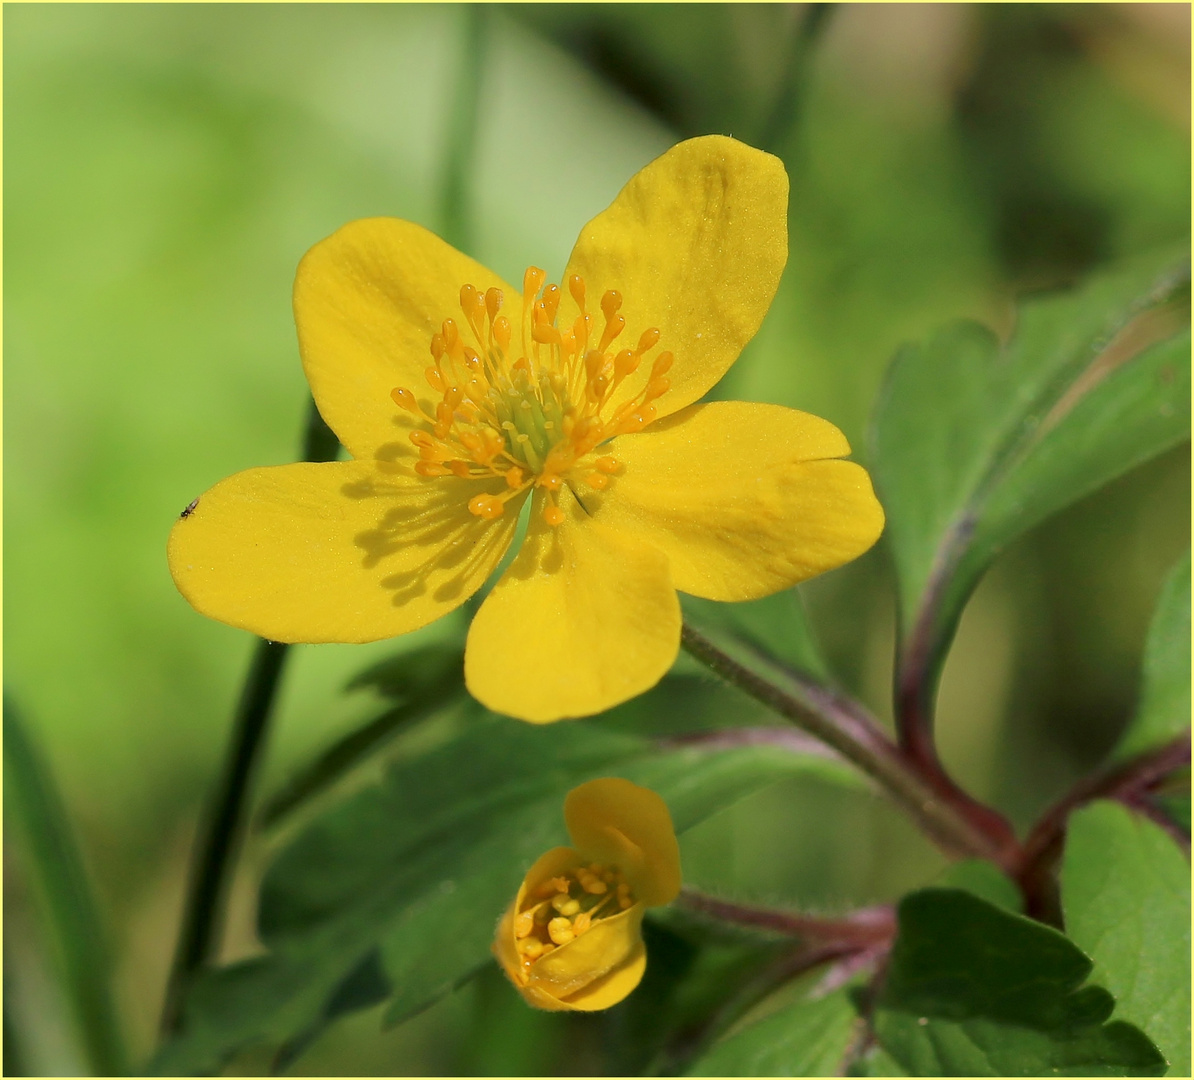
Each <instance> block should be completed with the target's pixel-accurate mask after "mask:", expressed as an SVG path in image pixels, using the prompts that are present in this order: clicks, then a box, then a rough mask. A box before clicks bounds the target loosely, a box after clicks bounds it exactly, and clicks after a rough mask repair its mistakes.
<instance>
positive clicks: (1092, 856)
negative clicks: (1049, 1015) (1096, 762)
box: [1061, 564, 1190, 1076]
mask: <svg viewBox="0 0 1194 1080" xmlns="http://www.w3.org/2000/svg"><path fill="white" fill-rule="evenodd" d="M1186 570H1187V573H1188V572H1189V567H1188V564H1187V568H1186ZM1188 602H1189V598H1188V595H1187V603H1188ZM1061 880H1062V901H1063V904H1064V908H1065V924H1066V931H1067V933H1068V934H1069V935H1070V937H1072V938H1073V939H1074V941H1075V942H1077V944H1078V945H1079V946H1081V947H1082V949H1083V950H1084V951H1085V952H1086V953H1087V954H1088V955H1089V956H1090V957H1091V958H1092V959H1093V960H1094V962H1095V968H1094V973H1093V976H1092V978H1094V979H1095V980H1096V981H1097V982H1099V983H1100V984H1101V985H1103V986H1106V987H1107V989H1108V990H1110V991H1111V992H1112V993H1113V994H1114V995H1115V1000H1116V1015H1117V1016H1118V1017H1120V1018H1121V1019H1124V1020H1128V1021H1131V1022H1132V1023H1133V1024H1137V1025H1138V1026H1139V1027H1140V1028H1141V1029H1142V1030H1143V1031H1144V1032H1145V1034H1147V1035H1148V1036H1149V1037H1150V1038H1151V1039H1152V1040H1153V1041H1154V1042H1156V1044H1157V1046H1158V1047H1159V1048H1160V1050H1161V1052H1162V1053H1163V1054H1164V1055H1165V1057H1166V1058H1167V1059H1168V1061H1169V1075H1172V1076H1188V1075H1189V1073H1190V864H1189V863H1188V862H1187V861H1186V857H1185V856H1184V855H1183V854H1182V852H1181V851H1180V850H1179V849H1178V847H1177V845H1176V844H1175V843H1174V842H1173V840H1172V839H1170V837H1169V836H1168V835H1167V834H1166V833H1165V831H1164V830H1163V829H1161V828H1160V827H1158V826H1157V825H1154V824H1153V823H1152V822H1150V821H1147V820H1146V819H1144V818H1142V817H1139V816H1137V815H1135V814H1133V813H1131V812H1130V811H1129V810H1127V809H1126V808H1124V807H1123V806H1120V805H1119V804H1117V803H1112V802H1098V803H1094V804H1093V805H1091V806H1087V807H1084V808H1083V809H1081V810H1079V811H1078V812H1077V813H1075V814H1073V815H1072V816H1071V817H1070V820H1069V826H1068V829H1067V833H1066V846H1065V862H1064V865H1063V867H1062V873H1061Z"/></svg>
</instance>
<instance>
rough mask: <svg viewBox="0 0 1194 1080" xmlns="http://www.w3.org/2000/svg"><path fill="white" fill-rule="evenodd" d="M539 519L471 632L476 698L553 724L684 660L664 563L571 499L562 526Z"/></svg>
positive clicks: (602, 704)
mask: <svg viewBox="0 0 1194 1080" xmlns="http://www.w3.org/2000/svg"><path fill="white" fill-rule="evenodd" d="M543 500H544V496H543V495H542V494H540V495H538V496H537V497H536V499H535V505H534V507H533V508H532V511H531V523H530V527H529V529H528V530H527V537H526V541H525V542H524V544H523V546H522V550H521V551H520V552H519V553H518V557H517V558H516V559H515V560H514V562H513V563H511V565H510V568H509V569H508V570H507V571H506V573H505V574H504V575H503V576H502V578H501V580H500V581H499V582H498V583H497V585H496V586H495V587H494V590H493V592H491V593H490V594H489V596H488V597H487V598H486V600H485V603H483V604H482V605H481V609H480V611H478V612H477V615H476V617H475V618H474V619H473V624H472V626H471V627H470V628H469V634H468V642H467V645H466V648H465V656H464V674H465V681H466V682H467V684H468V688H469V691H470V692H471V693H472V695H473V696H474V697H475V698H477V700H478V701H480V702H481V703H482V704H483V705H486V706H488V707H489V708H491V709H493V710H494V711H495V712H500V713H505V714H506V715H508V716H516V717H518V718H519V719H522V720H530V721H533V722H535V723H546V722H549V721H552V720H559V719H561V718H563V717H568V716H589V715H591V714H592V713H597V712H601V711H602V710H603V709H608V708H610V707H612V706H614V705H617V704H619V703H620V702H623V701H626V700H627V699H628V698H632V697H634V696H635V695H636V694H641V693H642V692H643V691H644V690H648V689H650V688H651V687H652V686H654V685H655V684H656V683H657V682H658V681H659V680H660V679H661V678H662V677H663V675H664V674H665V673H666V672H667V670H668V668H669V667H671V664H672V661H673V660H675V658H676V653H677V652H678V651H679V648H680V604H679V600H678V599H677V597H676V591H675V589H674V588H673V587H672V583H671V579H670V577H669V575H668V568H667V559H666V558H665V557H664V556H663V555H662V554H661V553H660V552H659V551H657V550H655V549H654V548H652V547H648V546H647V545H645V544H642V543H639V542H638V541H637V540H635V539H634V538H633V537H628V536H623V535H619V534H618V533H616V532H614V531H613V530H611V529H607V528H605V527H604V526H603V525H601V523H600V522H598V521H596V520H595V519H593V518H590V517H589V516H588V514H586V513H585V511H584V510H582V509H581V507H580V506H579V505H578V504H577V503H576V501H575V500H574V499H572V497H571V496H568V495H567V494H566V492H565V497H564V498H561V501H560V502H561V509H563V510H564V512H565V517H566V519H565V521H564V523H563V524H562V525H560V526H558V527H557V528H552V527H551V526H549V525H547V524H546V523H545V522H544V520H543V507H544V501H543Z"/></svg>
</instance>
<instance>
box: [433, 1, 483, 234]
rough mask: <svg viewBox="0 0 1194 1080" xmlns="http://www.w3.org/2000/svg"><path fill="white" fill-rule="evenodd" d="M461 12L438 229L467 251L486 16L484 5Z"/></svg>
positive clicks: (465, 7) (464, 9)
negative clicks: (460, 38) (461, 39)
mask: <svg viewBox="0 0 1194 1080" xmlns="http://www.w3.org/2000/svg"><path fill="white" fill-rule="evenodd" d="M460 10H461V16H462V18H463V21H464V33H463V37H464V43H463V49H462V55H461V64H460V74H459V77H458V78H457V80H456V93H455V96H454V97H453V100H452V112H451V115H450V118H449V124H448V150H447V156H446V158H445V160H444V172H443V180H442V181H441V184H442V187H441V193H442V202H441V204H440V229H441V233H442V235H443V238H444V239H445V240H447V241H448V243H449V244H451V245H452V246H453V247H455V248H457V249H458V250H460V251H468V250H470V249H471V248H472V246H473V240H474V237H473V215H472V207H471V198H470V192H469V181H470V178H471V177H472V175H473V163H474V159H475V157H476V145H477V119H478V116H479V114H480V111H481V110H480V107H481V76H482V71H483V68H484V66H485V44H486V42H485V37H486V29H487V27H486V21H487V19H488V13H487V11H486V6H485V5H484V4H466V5H462V7H461V9H460Z"/></svg>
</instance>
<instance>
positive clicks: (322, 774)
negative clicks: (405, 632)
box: [261, 643, 466, 826]
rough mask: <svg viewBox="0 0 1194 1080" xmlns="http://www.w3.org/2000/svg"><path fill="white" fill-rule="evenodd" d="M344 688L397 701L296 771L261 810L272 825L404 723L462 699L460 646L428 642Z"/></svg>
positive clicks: (264, 822) (379, 745)
mask: <svg viewBox="0 0 1194 1080" xmlns="http://www.w3.org/2000/svg"><path fill="white" fill-rule="evenodd" d="M347 689H349V690H363V689H372V690H375V691H376V692H377V693H379V694H382V695H383V696H385V697H388V698H392V699H394V700H395V701H396V702H397V704H396V705H395V706H394V708H391V709H387V710H386V711H385V712H383V713H382V714H381V715H380V716H378V717H376V718H374V719H373V720H371V721H370V722H369V723H367V724H365V725H364V726H363V727H360V728H357V729H356V730H355V731H351V732H349V734H347V735H345V736H344V737H343V738H341V739H338V740H337V741H336V742H335V743H333V744H332V745H331V746H330V747H328V748H327V749H326V750H325V751H324V752H323V753H322V754H320V755H319V757H317V758H316V759H315V760H314V761H312V762H311V763H310V764H308V765H307V766H305V767H304V768H302V769H300V770H299V771H298V772H297V773H296V774H295V775H294V776H293V777H292V778H291V779H290V780H289V781H288V782H287V783H286V784H285V785H284V786H283V787H282V789H281V790H280V791H278V792H276V793H275V794H274V795H273V796H271V797H270V798H269V799H268V800H267V801H266V803H265V806H264V807H263V808H262V811H261V824H262V825H263V826H270V825H273V824H274V823H276V822H277V821H278V820H279V819H280V818H282V817H284V816H285V815H286V814H288V813H289V812H290V811H291V810H293V809H294V808H295V807H296V806H298V805H299V804H300V803H303V802H305V801H306V800H308V799H309V798H311V797H312V796H314V795H317V794H319V793H320V792H322V791H325V790H326V789H327V788H329V787H330V786H331V785H332V784H334V783H335V782H336V781H337V780H339V779H340V778H341V777H342V776H343V775H344V774H345V773H347V772H348V771H349V770H351V769H352V768H354V767H355V766H357V765H359V764H360V763H361V762H362V761H364V760H365V759H366V758H367V757H369V755H370V754H372V753H375V752H376V751H377V750H380V749H381V748H382V747H383V746H385V744H386V743H387V742H388V741H389V740H390V738H391V737H392V736H393V735H395V734H397V732H398V731H399V730H400V729H401V728H404V727H409V726H411V725H413V724H415V723H417V722H418V721H420V720H423V719H426V718H427V717H429V716H432V715H434V714H435V713H438V712H441V711H442V710H444V709H446V708H447V707H448V706H450V705H452V704H454V703H456V702H459V701H461V700H463V699H464V698H465V697H466V693H465V689H464V650H463V649H462V648H461V647H460V646H458V645H455V644H446V643H445V644H439V645H429V646H426V647H424V648H421V649H413V650H410V651H408V652H404V653H400V654H399V655H398V656H394V657H389V658H388V659H386V660H383V661H382V662H381V663H380V664H376V665H374V666H373V667H371V668H368V669H367V670H365V671H363V672H361V673H360V674H359V675H357V676H356V677H355V678H353V679H352V681H351V682H349V684H348V686H347Z"/></svg>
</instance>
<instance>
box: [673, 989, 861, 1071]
mask: <svg viewBox="0 0 1194 1080" xmlns="http://www.w3.org/2000/svg"><path fill="white" fill-rule="evenodd" d="M857 1020H858V1014H857V1013H856V1012H855V1009H854V1006H853V1004H852V1003H851V1001H850V994H849V991H848V990H847V989H846V988H844V987H843V988H842V989H840V990H836V991H834V992H833V993H832V994H829V995H827V996H825V997H823V998H817V999H815V1000H811V999H809V998H803V999H801V1000H800V1001H797V1002H795V1003H793V1004H791V1005H788V1006H786V1007H784V1008H781V1009H779V1010H778V1011H776V1012H774V1013H772V1014H771V1015H770V1016H768V1017H767V1018H766V1019H763V1020H759V1021H758V1022H756V1023H754V1024H750V1025H749V1026H747V1027H745V1028H742V1029H741V1030H740V1031H737V1032H735V1033H734V1034H732V1035H730V1036H729V1037H728V1038H726V1039H723V1040H722V1041H721V1042H719V1043H717V1044H716V1045H715V1046H714V1047H713V1048H712V1049H711V1050H710V1051H709V1052H708V1053H707V1054H705V1055H704V1056H703V1057H701V1059H700V1060H699V1061H697V1062H696V1064H695V1065H693V1066H692V1067H691V1068H690V1069H689V1070H688V1073H687V1075H689V1076H836V1075H838V1074H839V1071H840V1069H841V1067H842V1062H843V1060H844V1059H845V1057H846V1052H847V1050H848V1049H849V1047H850V1043H851V1042H852V1040H853V1038H854V1034H855V1027H856V1023H857Z"/></svg>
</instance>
